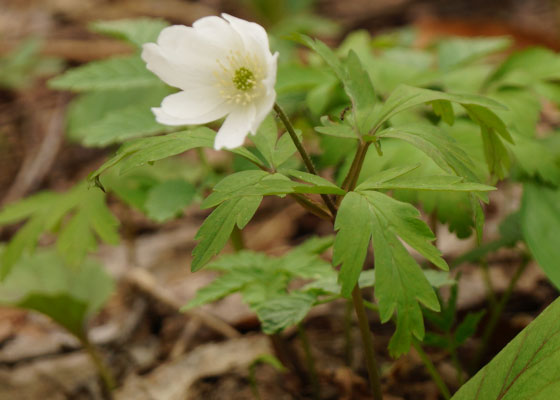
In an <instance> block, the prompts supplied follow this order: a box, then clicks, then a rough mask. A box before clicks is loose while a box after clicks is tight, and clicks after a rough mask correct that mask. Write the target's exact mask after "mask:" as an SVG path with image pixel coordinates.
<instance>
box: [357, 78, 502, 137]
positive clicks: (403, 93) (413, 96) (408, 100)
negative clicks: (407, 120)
mask: <svg viewBox="0 0 560 400" xmlns="http://www.w3.org/2000/svg"><path fill="white" fill-rule="evenodd" d="M435 100H447V101H450V102H454V103H459V104H462V105H463V106H465V105H467V106H471V105H474V106H481V107H486V108H495V109H500V108H501V109H503V108H504V106H502V105H501V104H500V103H498V102H496V101H494V100H492V99H489V98H487V97H483V96H478V95H474V94H451V93H445V92H439V91H436V90H429V89H422V88H417V87H412V86H407V85H399V87H397V88H396V89H395V90H394V91H393V93H391V95H390V96H389V98H388V99H387V100H386V101H385V103H384V104H383V106H382V107H377V108H376V110H375V112H373V113H372V114H371V117H370V121H369V122H368V126H369V127H370V129H373V130H374V131H375V130H377V129H378V128H379V127H380V126H381V125H382V124H383V123H384V122H385V121H387V120H388V119H389V118H391V117H392V116H394V115H396V114H398V113H400V112H402V111H405V110H407V109H409V108H411V107H414V106H417V105H419V104H423V103H430V102H433V101H435ZM498 120H499V119H498Z"/></svg>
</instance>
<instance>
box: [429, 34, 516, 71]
mask: <svg viewBox="0 0 560 400" xmlns="http://www.w3.org/2000/svg"><path fill="white" fill-rule="evenodd" d="M510 46H511V39H510V38H507V37H497V38H468V39H465V38H449V39H445V40H442V41H441V42H440V43H439V44H438V46H437V52H438V64H439V67H440V68H441V69H443V70H448V69H451V68H456V67H457V66H460V65H462V64H467V63H470V62H472V61H474V60H476V59H479V58H481V57H484V56H486V55H489V54H492V53H495V52H498V51H502V50H505V49H507V48H508V47H510Z"/></svg>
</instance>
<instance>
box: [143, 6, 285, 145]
mask: <svg viewBox="0 0 560 400" xmlns="http://www.w3.org/2000/svg"><path fill="white" fill-rule="evenodd" d="M222 17H223V18H220V17H216V16H211V17H204V18H201V19H199V20H197V21H196V22H195V23H193V26H192V27H187V26H183V25H174V26H170V27H167V28H165V29H163V30H162V31H161V33H160V35H159V37H158V40H157V44H156V43H146V44H145V45H144V47H143V51H142V59H143V60H144V61H145V62H146V64H147V68H148V69H149V70H150V71H152V72H153V73H154V74H156V75H157V76H158V77H159V78H160V79H161V80H162V81H164V82H165V83H167V84H168V85H171V86H175V87H177V88H179V89H181V91H180V92H178V93H174V94H172V95H169V96H167V97H165V98H164V99H163V101H162V103H161V106H160V107H155V108H152V111H153V112H154V114H155V116H156V120H157V121H158V122H159V123H161V124H164V125H197V124H206V123H208V122H212V121H216V120H218V119H220V118H223V117H225V120H224V122H223V124H222V126H221V128H220V129H219V131H218V134H217V135H216V140H215V142H214V148H215V149H216V150H219V149H222V148H227V149H233V148H236V147H239V146H241V145H243V142H244V140H245V137H246V136H247V134H248V133H251V134H253V135H254V134H255V133H256V132H257V129H258V127H259V125H260V124H261V123H262V121H263V120H264V119H265V117H266V116H267V114H268V113H269V112H270V111H271V110H272V107H273V106H274V101H275V100H276V92H275V91H274V84H275V82H276V68H277V58H278V53H275V54H272V53H271V52H270V48H269V44H268V36H267V34H266V31H265V30H264V28H263V27H262V26H260V25H258V24H256V23H254V22H248V21H245V20H242V19H239V18H236V17H233V16H231V15H227V14H222Z"/></svg>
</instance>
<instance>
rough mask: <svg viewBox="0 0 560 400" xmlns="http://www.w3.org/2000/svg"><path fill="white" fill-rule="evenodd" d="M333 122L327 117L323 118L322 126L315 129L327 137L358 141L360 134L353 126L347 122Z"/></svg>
mask: <svg viewBox="0 0 560 400" xmlns="http://www.w3.org/2000/svg"><path fill="white" fill-rule="evenodd" d="M344 121H345V122H342V123H339V122H333V121H331V120H330V119H329V117H327V116H323V117H321V123H322V124H323V125H322V126H316V127H315V128H314V129H315V130H316V131H317V132H319V133H323V134H325V135H329V136H337V137H341V138H347V139H358V134H357V133H356V131H355V130H354V128H352V126H351V125H350V124H349V123H347V122H346V120H344Z"/></svg>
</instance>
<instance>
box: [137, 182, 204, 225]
mask: <svg viewBox="0 0 560 400" xmlns="http://www.w3.org/2000/svg"><path fill="white" fill-rule="evenodd" d="M195 195H196V188H195V187H194V186H193V185H192V184H191V183H189V182H187V181H185V180H182V179H174V180H169V181H165V182H162V183H159V184H157V185H155V186H154V187H153V188H152V189H151V190H150V191H149V192H148V195H147V198H146V203H145V205H144V207H145V208H146V213H147V215H148V217H150V218H152V219H153V220H154V221H157V222H164V221H168V220H170V219H172V218H173V217H175V216H177V215H179V214H181V211H182V210H183V209H184V208H185V207H186V206H188V205H189V204H191V203H192V201H193V200H194V197H195Z"/></svg>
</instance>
